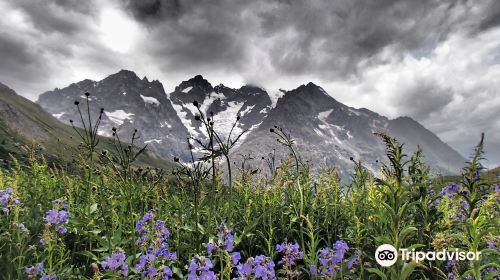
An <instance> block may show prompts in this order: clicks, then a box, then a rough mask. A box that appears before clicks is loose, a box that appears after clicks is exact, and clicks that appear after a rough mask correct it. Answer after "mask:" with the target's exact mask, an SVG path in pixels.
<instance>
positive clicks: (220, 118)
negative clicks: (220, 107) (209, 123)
mask: <svg viewBox="0 0 500 280" xmlns="http://www.w3.org/2000/svg"><path fill="white" fill-rule="evenodd" d="M241 107H243V102H236V101H231V102H228V104H227V108H226V110H224V111H222V112H220V113H218V114H216V115H215V116H214V128H215V129H216V131H220V132H221V134H222V135H224V136H226V137H227V135H228V134H229V131H231V127H232V126H233V124H234V122H235V121H236V117H237V116H238V112H239V111H240V110H241ZM239 126H240V123H238V124H237V125H236V126H235V127H234V129H233V133H232V134H231V136H237V135H239V134H240V133H241V132H243V129H241V128H240V127H239Z"/></svg>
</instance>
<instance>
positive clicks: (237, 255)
mask: <svg viewBox="0 0 500 280" xmlns="http://www.w3.org/2000/svg"><path fill="white" fill-rule="evenodd" d="M240 260H241V254H240V252H234V253H231V263H232V264H233V265H237V264H238V263H239V262H240Z"/></svg>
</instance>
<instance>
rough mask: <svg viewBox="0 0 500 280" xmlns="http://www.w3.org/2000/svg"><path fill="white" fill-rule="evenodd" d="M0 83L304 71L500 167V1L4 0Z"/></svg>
mask: <svg viewBox="0 0 500 280" xmlns="http://www.w3.org/2000/svg"><path fill="white" fill-rule="evenodd" d="M0 12H1V16H0V82H2V83H4V84H6V85H8V86H10V87H12V88H13V89H14V90H16V91H17V92H18V93H20V94H22V95H24V96H26V97H28V98H30V99H32V100H36V98H37V96H38V95H39V94H40V93H42V92H44V91H46V90H51V89H53V88H55V87H64V86H66V85H68V84H69V83H72V82H77V81H80V80H83V79H85V78H90V79H94V80H100V79H102V78H104V77H106V76H107V75H109V74H112V73H115V72H117V71H118V70H120V69H130V70H133V71H135V72H136V73H137V74H138V75H139V76H141V77H142V76H147V77H148V78H150V80H151V79H158V80H160V81H161V82H162V83H163V84H164V86H165V88H166V90H167V91H169V90H172V89H173V88H174V87H175V86H176V85H177V84H179V83H180V81H182V80H186V79H188V78H190V77H192V76H194V75H196V74H202V75H203V76H204V77H205V78H207V79H208V80H209V81H210V82H211V83H212V84H218V83H224V84H225V85H228V86H233V87H239V86H241V85H242V84H245V83H251V84H255V85H259V86H262V87H264V88H265V89H266V90H267V91H268V92H270V93H275V92H278V89H280V88H283V89H293V88H295V87H297V86H299V85H300V84H303V83H307V82H309V81H312V82H314V83H316V84H318V85H321V86H322V87H323V88H324V89H325V90H327V91H328V92H329V93H330V94H331V95H332V96H333V97H335V98H336V99H337V100H339V101H340V102H343V103H345V104H347V105H349V106H353V107H366V108H369V109H371V110H373V111H376V112H378V113H380V114H383V115H386V116H388V117H391V118H393V117H397V116H410V117H412V118H414V119H416V120H418V121H420V122H421V123H422V124H423V125H424V126H426V127H427V128H429V129H430V130H432V131H433V132H435V133H436V134H437V135H438V136H439V137H440V138H441V139H442V140H444V141H445V142H447V143H449V144H450V145H451V146H452V147H453V148H455V149H456V150H458V151H459V152H461V153H462V154H463V155H465V156H466V155H468V154H469V153H470V151H471V150H472V147H473V146H474V145H475V144H476V143H477V142H478V140H479V136H480V133H481V132H482V131H484V132H486V149H487V152H488V153H487V158H489V164H490V165H493V164H499V163H500V1H498V0H480V1H476V0H474V1H472V0H471V1H466V0H463V1H460V0H456V1H446V0H418V1H415V0H403V1H389V0H377V1H373V0H343V1H331V0H321V1H319V0H315V1H305V0H304V1H294V0H288V1H286V0H282V1H272V0H269V1H259V0H257V1H248V0H240V1H238V0H227V1H189V0H182V1H181V0H178V1H171V0H140V1H139V0H137V1H127V0H109V1H96V0H95V1H90V0H89V1H82V0H43V1H42V0H0Z"/></svg>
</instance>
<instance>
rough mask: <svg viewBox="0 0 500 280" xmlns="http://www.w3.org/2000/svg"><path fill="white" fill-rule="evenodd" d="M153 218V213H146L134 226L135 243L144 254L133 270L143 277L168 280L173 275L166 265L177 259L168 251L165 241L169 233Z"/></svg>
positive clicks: (160, 221) (162, 224) (173, 253)
mask: <svg viewBox="0 0 500 280" xmlns="http://www.w3.org/2000/svg"><path fill="white" fill-rule="evenodd" d="M153 218H154V214H153V212H152V211H148V212H147V213H146V214H144V216H143V217H142V218H141V219H140V220H139V221H138V222H137V224H136V230H137V231H138V232H139V237H138V238H137V241H136V243H137V245H139V246H140V247H141V248H142V249H143V253H144V254H143V255H141V256H140V257H139V262H138V263H137V264H136V265H135V269H136V270H137V271H138V272H140V273H141V275H142V276H143V277H148V278H155V277H161V279H162V280H168V279H170V277H172V275H173V272H172V270H171V268H170V267H169V266H168V264H171V263H172V262H173V261H175V260H176V259H177V254H176V253H175V252H171V251H170V250H169V249H168V246H169V245H168V242H167V239H168V238H169V237H170V232H169V231H168V229H167V228H166V227H165V222H164V221H162V220H156V221H153Z"/></svg>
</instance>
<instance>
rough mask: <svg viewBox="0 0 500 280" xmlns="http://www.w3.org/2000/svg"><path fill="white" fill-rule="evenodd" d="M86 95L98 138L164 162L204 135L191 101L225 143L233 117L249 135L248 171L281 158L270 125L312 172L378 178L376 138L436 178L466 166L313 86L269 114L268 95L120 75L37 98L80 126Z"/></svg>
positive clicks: (201, 82) (405, 128)
mask: <svg viewBox="0 0 500 280" xmlns="http://www.w3.org/2000/svg"><path fill="white" fill-rule="evenodd" d="M85 92H90V94H91V96H90V98H91V102H92V104H93V105H92V109H93V112H92V115H93V116H97V115H98V114H99V110H100V108H101V107H103V108H104V109H105V116H104V120H103V125H102V127H101V129H100V131H99V132H100V133H101V134H103V135H109V134H110V133H111V128H112V127H116V128H118V131H119V132H120V135H130V134H131V132H132V131H133V129H137V130H138V131H139V133H140V135H141V139H140V140H141V141H142V143H143V144H148V145H149V149H150V150H152V151H153V152H156V153H157V154H158V155H160V156H161V157H163V158H167V159H170V158H171V157H172V156H180V157H182V158H185V159H186V158H187V157H188V150H187V144H186V138H187V137H188V136H189V135H191V136H193V137H196V138H199V139H200V138H201V139H202V138H204V137H205V136H206V132H205V131H204V129H202V127H201V122H199V121H196V120H195V116H196V115H197V114H198V109H197V108H196V107H195V105H194V104H193V102H194V101H196V102H197V103H198V106H199V109H200V110H201V111H202V112H203V113H204V114H205V115H206V116H209V117H211V118H212V120H213V121H214V124H215V125H214V126H215V129H216V130H217V131H218V132H219V133H220V134H222V136H223V137H227V134H228V132H229V130H230V128H231V126H232V125H233V124H234V122H235V121H236V117H237V116H239V117H240V119H239V121H238V123H237V126H236V128H235V131H234V133H233V136H234V135H237V134H239V133H240V132H242V131H247V133H245V134H244V137H242V138H241V139H240V141H239V145H238V146H237V147H236V149H234V150H233V155H238V154H239V155H247V154H250V155H252V156H253V157H254V158H255V159H256V160H254V163H253V164H254V165H261V164H262V163H259V162H255V161H258V159H260V158H261V157H262V156H267V155H268V153H269V152H270V151H272V150H273V149H275V148H276V149H277V151H278V156H285V153H284V149H280V145H279V143H277V142H276V136H275V135H273V134H272V133H270V132H269V129H270V128H273V127H274V126H280V127H283V128H284V129H285V130H286V131H288V132H289V133H290V134H291V136H292V137H293V138H294V139H295V141H296V143H297V145H298V150H299V152H300V153H301V154H302V157H303V159H304V160H310V161H311V162H312V163H313V164H314V168H316V169H318V168H321V167H323V166H327V165H328V166H331V165H335V166H336V167H337V168H338V169H339V170H340V171H341V172H347V171H349V170H352V165H353V162H352V160H351V158H353V159H355V160H358V159H361V160H362V161H363V163H364V164H365V165H366V166H367V167H368V168H369V169H371V170H372V171H374V172H376V171H377V170H378V168H379V167H380V164H381V162H382V161H383V160H385V147H384V145H383V143H382V141H381V140H380V139H379V138H378V137H376V136H375V135H374V134H373V133H374V132H386V133H388V134H389V135H392V136H395V137H396V138H398V139H399V140H400V141H401V142H402V143H405V148H406V152H407V153H411V152H413V151H415V150H416V149H417V147H421V148H422V149H423V151H424V156H425V159H426V161H427V162H428V163H430V164H431V165H432V166H433V167H434V168H435V171H437V172H440V173H443V174H449V173H455V172H457V171H458V170H459V168H460V167H461V165H462V163H463V162H464V158H463V157H462V156H460V155H459V154H458V153H457V152H456V151H454V150H453V149H452V148H450V147H449V146H448V145H447V144H445V143H443V142H442V141H441V140H440V139H439V138H438V137H437V136H436V135H434V134H433V133H432V132H430V131H429V130H427V129H425V128H424V127H423V126H421V125H420V124H419V123H418V122H416V121H414V120H412V119H411V118H408V117H401V118H397V119H394V120H390V119H388V118H386V117H384V116H381V115H379V114H377V113H375V112H372V111H370V110H368V109H364V108H361V109H355V108H351V107H348V106H346V105H344V104H342V103H340V102H338V101H337V100H335V99H334V98H333V97H331V96H330V95H329V94H328V93H326V92H325V91H324V90H323V89H322V88H321V87H319V86H317V85H315V84H313V83H309V84H307V85H302V86H300V87H298V88H296V89H294V90H291V91H288V92H284V95H283V96H282V97H280V98H279V99H278V100H277V102H276V105H275V106H274V107H273V106H272V101H271V99H270V97H269V95H268V94H267V92H266V91H265V90H263V89H261V88H259V87H255V86H248V85H247V86H243V87H241V88H239V89H233V88H229V87H226V86H224V85H222V84H221V85H218V86H215V87H213V86H212V85H211V84H210V83H209V82H208V81H207V80H205V79H204V78H203V77H202V76H200V75H198V76H195V77H193V78H191V79H189V80H187V81H184V82H182V83H181V84H180V85H178V86H177V87H176V88H175V90H174V91H173V92H171V93H169V94H166V93H165V91H164V89H163V86H162V84H161V83H160V82H159V81H152V82H150V81H149V80H148V79H147V78H143V79H140V78H139V77H137V75H136V74H135V73H134V72H131V71H127V70H122V71H120V72H118V73H116V74H113V75H111V76H109V77H107V78H105V79H103V80H101V81H98V82H96V81H91V80H84V81H81V82H78V83H74V84H71V85H70V86H68V87H66V88H63V89H55V90H53V91H49V92H46V93H44V94H42V95H41V96H40V97H39V100H38V104H40V105H41V106H42V107H43V108H44V109H45V110H46V111H48V112H49V113H50V114H52V115H53V116H55V117H56V118H58V119H59V120H61V121H64V122H68V121H69V120H70V119H73V120H75V122H74V123H75V124H76V125H79V124H80V122H79V121H78V120H79V115H78V112H77V110H76V107H75V105H74V101H75V100H80V102H81V103H83V102H82V101H83V100H84V98H85V96H84V93H85ZM80 106H82V105H80ZM212 113H213V114H212ZM280 150H281V151H283V152H282V153H281V154H280V153H279V151H280ZM233 158H234V159H235V160H237V158H239V157H236V156H234V157H233Z"/></svg>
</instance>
